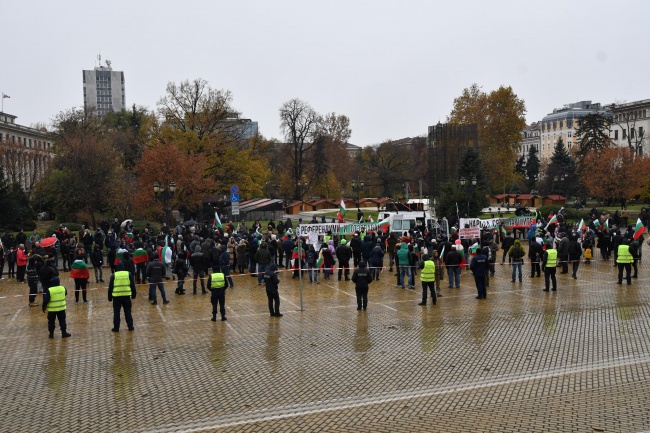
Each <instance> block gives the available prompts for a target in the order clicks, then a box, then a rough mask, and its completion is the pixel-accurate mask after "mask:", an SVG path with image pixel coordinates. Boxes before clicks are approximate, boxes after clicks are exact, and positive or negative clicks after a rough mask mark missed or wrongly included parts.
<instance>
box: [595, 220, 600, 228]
mask: <svg viewBox="0 0 650 433" xmlns="http://www.w3.org/2000/svg"><path fill="white" fill-rule="evenodd" d="M600 226H601V224H600V220H599V219H598V218H596V219H595V220H594V227H595V228H598V227H600Z"/></svg>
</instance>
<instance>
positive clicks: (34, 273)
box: [25, 256, 43, 307]
mask: <svg viewBox="0 0 650 433" xmlns="http://www.w3.org/2000/svg"><path fill="white" fill-rule="evenodd" d="M41 266H43V259H41V258H40V257H39V256H32V257H30V258H29V260H28V261H27V270H26V272H25V275H26V276H27V284H28V285H29V306H30V307H36V306H38V303H37V302H36V295H37V294H38V270H39V269H40V268H41Z"/></svg>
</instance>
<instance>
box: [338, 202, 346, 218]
mask: <svg viewBox="0 0 650 433" xmlns="http://www.w3.org/2000/svg"><path fill="white" fill-rule="evenodd" d="M345 212H346V209H345V202H344V201H343V199H341V204H340V206H339V211H338V213H337V214H336V217H337V218H338V220H339V222H341V223H342V222H344V221H345Z"/></svg>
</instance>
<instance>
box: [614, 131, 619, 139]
mask: <svg viewBox="0 0 650 433" xmlns="http://www.w3.org/2000/svg"><path fill="white" fill-rule="evenodd" d="M614 140H618V129H616V130H614Z"/></svg>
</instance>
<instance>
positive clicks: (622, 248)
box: [616, 245, 634, 264]
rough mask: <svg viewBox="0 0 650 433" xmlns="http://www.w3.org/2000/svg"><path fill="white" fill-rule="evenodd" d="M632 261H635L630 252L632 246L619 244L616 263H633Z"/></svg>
mask: <svg viewBox="0 0 650 433" xmlns="http://www.w3.org/2000/svg"><path fill="white" fill-rule="evenodd" d="M632 262H634V258H633V257H632V254H630V246H629V245H619V246H618V251H617V254H616V263H621V264H624V263H632Z"/></svg>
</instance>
